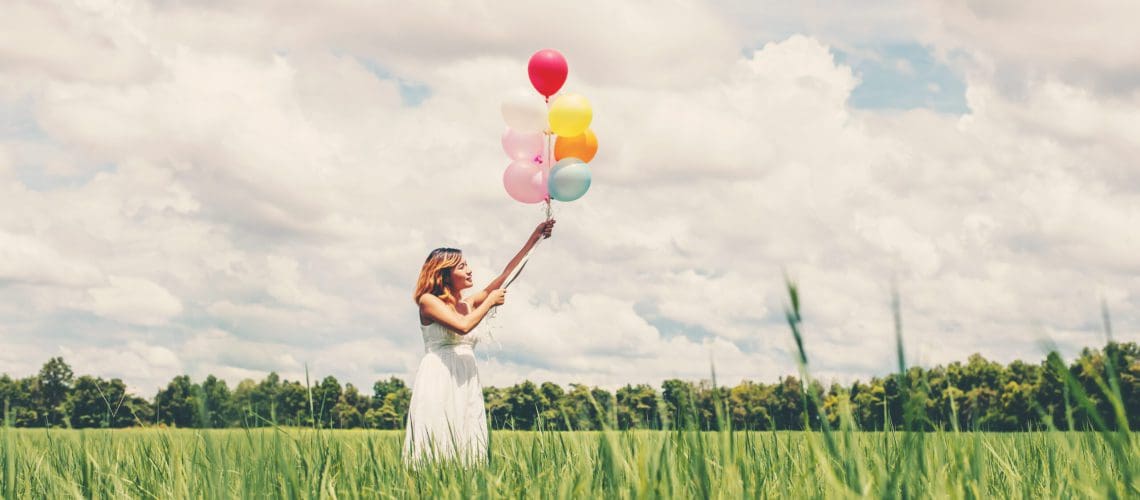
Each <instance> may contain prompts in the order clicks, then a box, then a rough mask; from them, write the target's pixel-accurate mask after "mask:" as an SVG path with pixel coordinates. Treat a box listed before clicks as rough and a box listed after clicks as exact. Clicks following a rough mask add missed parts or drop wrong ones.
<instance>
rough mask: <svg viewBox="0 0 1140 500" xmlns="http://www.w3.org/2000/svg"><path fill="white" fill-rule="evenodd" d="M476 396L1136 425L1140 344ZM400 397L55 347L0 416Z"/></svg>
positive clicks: (801, 421)
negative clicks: (136, 370) (150, 393)
mask: <svg viewBox="0 0 1140 500" xmlns="http://www.w3.org/2000/svg"><path fill="white" fill-rule="evenodd" d="M1110 394H1119V395H1120V397H1119V398H1114V397H1109V395H1110ZM484 397H485V398H484V399H485V401H486V407H487V413H488V417H489V422H490V425H491V426H492V427H493V428H495V429H519V430H533V429H550V430H598V429H603V428H616V429H640V428H646V429H663V428H690V429H691V428H697V429H706V430H719V429H721V428H725V427H728V426H731V428H733V429H748V430H801V429H804V428H806V427H813V428H819V427H820V426H821V425H823V424H824V420H825V419H826V422H827V424H829V425H831V426H833V427H834V426H835V425H838V423H839V421H840V419H841V418H842V417H843V415H849V416H850V418H851V419H852V420H853V421H854V422H853V423H854V424H855V425H857V426H858V427H859V428H861V429H865V430H884V429H898V428H902V427H904V426H908V427H911V428H916V429H921V430H935V429H947V430H948V429H955V428H957V429H963V430H967V429H979V430H989V431H1016V430H1027V429H1035V428H1047V427H1049V426H1053V427H1056V428H1061V429H1082V428H1091V427H1094V426H1100V427H1110V428H1117V427H1118V426H1120V425H1121V424H1125V423H1126V424H1127V425H1128V426H1129V427H1130V428H1133V429H1134V428H1137V427H1140V347H1138V346H1137V344H1136V343H1133V342H1128V343H1109V344H1107V345H1106V346H1105V347H1104V348H1102V349H1090V348H1086V349H1084V350H1083V351H1082V352H1081V354H1080V356H1078V357H1077V359H1075V360H1073V361H1072V362H1071V363H1068V364H1066V363H1065V362H1064V361H1062V359H1061V357H1060V356H1059V355H1058V354H1057V353H1055V352H1053V353H1050V354H1048V355H1047V357H1046V358H1045V359H1044V360H1042V361H1041V362H1040V363H1035V364H1034V363H1025V362H1022V361H1020V360H1018V361H1014V362H1012V363H1009V364H1008V365H1002V364H1000V363H997V362H994V361H989V360H987V359H985V358H984V357H982V356H981V355H978V354H975V355H973V356H970V358H969V359H968V360H967V361H966V362H964V363H963V362H953V363H950V364H948V365H946V366H941V365H939V366H936V367H934V368H929V369H926V368H921V367H912V368H909V369H907V370H906V371H905V372H904V373H897V374H892V375H887V376H880V377H873V378H871V379H870V380H868V381H862V380H860V381H856V382H854V383H851V384H847V385H844V384H838V383H831V384H829V385H826V386H825V385H824V384H823V383H822V382H820V381H819V380H811V381H809V382H808V383H803V382H801V380H800V379H799V378H797V377H795V376H785V377H782V378H780V379H779V380H778V381H776V382H775V383H759V382H752V381H744V382H741V383H740V384H738V385H736V386H735V387H726V386H719V385H716V384H714V383H713V382H712V381H709V380H702V381H697V382H692V381H684V380H678V379H670V380H666V381H664V382H663V383H662V385H661V387H660V388H659V389H658V388H655V387H653V386H651V385H646V384H638V385H632V384H631V385H627V386H625V387H622V388H619V389H618V390H617V391H615V392H610V391H608V390H605V389H601V388H598V387H589V386H586V385H583V384H570V385H569V386H568V387H563V386H561V385H558V384H554V383H551V382H544V383H541V384H535V383H534V382H531V381H525V382H522V383H519V384H516V385H513V386H510V387H504V388H498V387H486V388H484ZM410 400H411V389H410V388H409V387H408V386H407V385H406V384H405V383H404V381H403V380H401V379H399V378H396V377H391V378H388V379H384V380H379V381H377V382H375V383H374V384H373V385H372V389H371V391H370V392H365V391H362V390H361V389H360V388H358V387H356V386H354V385H353V384H351V383H350V384H344V385H341V383H340V382H339V381H338V380H337V379H336V378H335V377H332V376H328V377H325V378H323V379H321V380H320V381H319V382H316V383H312V384H307V383H305V382H303V381H296V380H294V381H290V380H283V379H281V377H280V376H278V374H276V373H270V374H269V375H268V376H266V377H265V378H264V379H262V380H261V381H254V380H252V379H246V380H243V381H241V382H240V383H239V384H237V386H236V387H233V388H231V387H229V385H227V383H226V381H224V380H221V379H218V378H217V377H214V376H213V375H210V376H208V377H206V378H205V380H202V381H201V382H195V381H193V380H191V379H190V377H189V376H186V375H179V376H177V377H174V379H173V380H171V381H170V383H168V384H167V385H166V387H165V388H162V389H161V390H159V391H158V392H157V394H155V395H154V397H153V398H151V399H149V400H148V399H145V398H142V397H139V396H137V395H134V394H131V393H129V392H128V391H127V387H126V385H125V384H124V383H123V381H122V380H120V379H117V378H116V379H111V380H106V379H103V378H101V377H94V376H90V375H82V376H78V377H76V376H75V375H74V373H73V372H72V370H71V367H70V366H68V364H67V363H66V362H64V360H63V359H62V358H52V359H51V360H49V361H48V362H47V363H45V364H44V365H43V367H42V369H41V370H40V371H39V373H37V374H35V375H32V376H29V377H25V378H19V379H16V378H12V377H10V376H8V375H6V374H5V375H3V376H0V403H2V404H3V408H2V409H3V418H4V422H5V423H6V424H7V425H10V426H16V427H69V428H123V427H136V426H169V427H190V428H227V427H262V426H271V425H289V426H314V427H322V428H338V429H350V428H370V429H402V428H403V425H404V419H405V416H406V415H407V410H408V403H409V402H410Z"/></svg>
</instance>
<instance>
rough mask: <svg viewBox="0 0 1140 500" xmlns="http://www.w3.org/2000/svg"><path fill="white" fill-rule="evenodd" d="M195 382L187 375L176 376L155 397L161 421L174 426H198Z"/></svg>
mask: <svg viewBox="0 0 1140 500" xmlns="http://www.w3.org/2000/svg"><path fill="white" fill-rule="evenodd" d="M195 392H196V390H195V387H194V384H193V383H192V382H190V377H189V376H187V375H179V376H177V377H174V379H173V380H171V381H170V383H169V384H167V385H166V388H165V389H163V390H161V391H159V392H158V394H156V395H155V397H154V406H155V413H156V417H157V419H158V421H159V422H160V423H163V424H166V425H171V426H174V427H197V426H198V425H197V424H198V423H199V420H198V400H197V398H195V397H194V393H195Z"/></svg>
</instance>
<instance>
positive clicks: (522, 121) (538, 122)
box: [502, 94, 547, 132]
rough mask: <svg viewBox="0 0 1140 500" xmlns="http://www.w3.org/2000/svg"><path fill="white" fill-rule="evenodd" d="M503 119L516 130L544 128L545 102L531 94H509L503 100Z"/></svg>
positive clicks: (545, 119) (524, 130)
mask: <svg viewBox="0 0 1140 500" xmlns="http://www.w3.org/2000/svg"><path fill="white" fill-rule="evenodd" d="M502 109H503V121H505V122H507V126H508V127H510V128H512V129H514V130H516V131H518V132H543V131H545V130H546V123H547V118H546V114H547V111H546V104H545V103H543V102H542V101H541V100H539V99H537V98H535V97H534V96H533V94H532V95H530V96H527V97H523V96H511V97H508V98H507V99H505V100H504V101H503V108H502Z"/></svg>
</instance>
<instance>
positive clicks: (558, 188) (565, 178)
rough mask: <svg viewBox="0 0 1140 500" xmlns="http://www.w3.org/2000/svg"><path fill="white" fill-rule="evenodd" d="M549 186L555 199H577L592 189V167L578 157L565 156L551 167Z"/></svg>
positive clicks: (551, 195)
mask: <svg viewBox="0 0 1140 500" xmlns="http://www.w3.org/2000/svg"><path fill="white" fill-rule="evenodd" d="M547 188H548V189H549V191H550V197H551V198H553V199H555V200H558V201H574V200H577V199H578V198H581V197H582V195H584V194H586V191H589V190H590V167H589V166H588V165H586V163H585V162H583V161H582V160H579V159H577V158H563V159H561V160H559V161H558V163H555V164H554V167H553V168H551V169H550V179H549V180H548V181H547Z"/></svg>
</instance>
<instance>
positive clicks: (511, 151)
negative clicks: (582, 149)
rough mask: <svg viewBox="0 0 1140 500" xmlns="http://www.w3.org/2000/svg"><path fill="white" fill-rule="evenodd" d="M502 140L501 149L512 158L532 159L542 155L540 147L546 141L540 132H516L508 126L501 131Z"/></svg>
mask: <svg viewBox="0 0 1140 500" xmlns="http://www.w3.org/2000/svg"><path fill="white" fill-rule="evenodd" d="M502 142H503V151H505V152H506V153H507V156H509V157H511V159H512V160H532V161H533V160H534V159H535V158H541V157H542V148H543V146H545V143H546V141H545V140H544V136H543V134H542V132H518V131H515V130H514V129H510V128H508V129H507V130H506V131H505V132H503V141H502ZM595 147H596V146H595Z"/></svg>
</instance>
